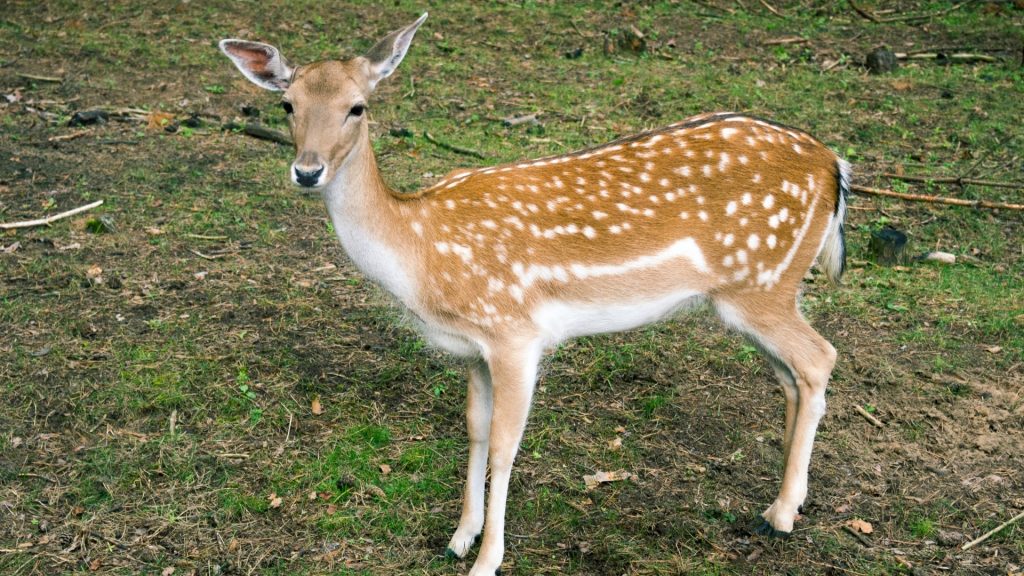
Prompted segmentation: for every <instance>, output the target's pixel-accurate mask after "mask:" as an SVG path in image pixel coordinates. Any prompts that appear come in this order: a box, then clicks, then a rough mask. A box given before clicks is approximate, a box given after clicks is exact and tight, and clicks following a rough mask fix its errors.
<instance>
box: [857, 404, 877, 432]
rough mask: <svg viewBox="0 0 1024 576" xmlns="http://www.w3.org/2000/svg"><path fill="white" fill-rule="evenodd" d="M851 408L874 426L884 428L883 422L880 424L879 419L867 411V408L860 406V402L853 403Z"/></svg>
mask: <svg viewBox="0 0 1024 576" xmlns="http://www.w3.org/2000/svg"><path fill="white" fill-rule="evenodd" d="M853 408H854V409H855V410H856V411H857V413H858V414H860V415H861V416H863V417H864V419H865V420H867V421H868V422H871V424H872V425H874V426H875V427H877V428H885V424H882V421H881V420H879V419H878V418H875V417H874V416H872V415H871V412H868V411H867V410H865V409H864V408H862V407H861V405H860V404H854V405H853Z"/></svg>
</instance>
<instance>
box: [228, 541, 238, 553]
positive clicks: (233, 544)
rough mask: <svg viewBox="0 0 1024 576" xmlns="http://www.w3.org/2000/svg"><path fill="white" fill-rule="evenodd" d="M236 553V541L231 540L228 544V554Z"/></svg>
mask: <svg viewBox="0 0 1024 576" xmlns="http://www.w3.org/2000/svg"><path fill="white" fill-rule="evenodd" d="M236 551H238V539H236V538H232V539H231V541H230V542H228V552H236Z"/></svg>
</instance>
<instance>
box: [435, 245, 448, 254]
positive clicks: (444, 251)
mask: <svg viewBox="0 0 1024 576" xmlns="http://www.w3.org/2000/svg"><path fill="white" fill-rule="evenodd" d="M434 248H437V251H438V252H440V253H441V254H447V253H448V251H449V247H448V243H447V242H435V243H434Z"/></svg>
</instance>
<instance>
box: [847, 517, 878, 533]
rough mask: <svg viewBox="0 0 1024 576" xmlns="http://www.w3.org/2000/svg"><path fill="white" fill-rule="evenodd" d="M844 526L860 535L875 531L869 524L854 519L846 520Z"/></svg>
mask: <svg viewBox="0 0 1024 576" xmlns="http://www.w3.org/2000/svg"><path fill="white" fill-rule="evenodd" d="M846 525H847V526H849V527H850V528H853V529H854V530H855V531H857V532H860V533H861V534H871V533H872V532H874V531H875V529H874V528H873V527H872V526H871V523H870V522H865V521H864V520H861V519H860V518H854V519H853V520H847V521H846Z"/></svg>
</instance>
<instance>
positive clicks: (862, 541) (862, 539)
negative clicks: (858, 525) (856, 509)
mask: <svg viewBox="0 0 1024 576" xmlns="http://www.w3.org/2000/svg"><path fill="white" fill-rule="evenodd" d="M843 530H844V531H845V532H846V533H847V534H849V535H850V536H853V537H854V538H855V539H856V540H857V542H860V544H861V546H863V547H865V548H871V540H868V538H867V536H865V535H863V534H861V533H860V532H857V531H856V530H854V529H853V528H850V527H849V526H843Z"/></svg>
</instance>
